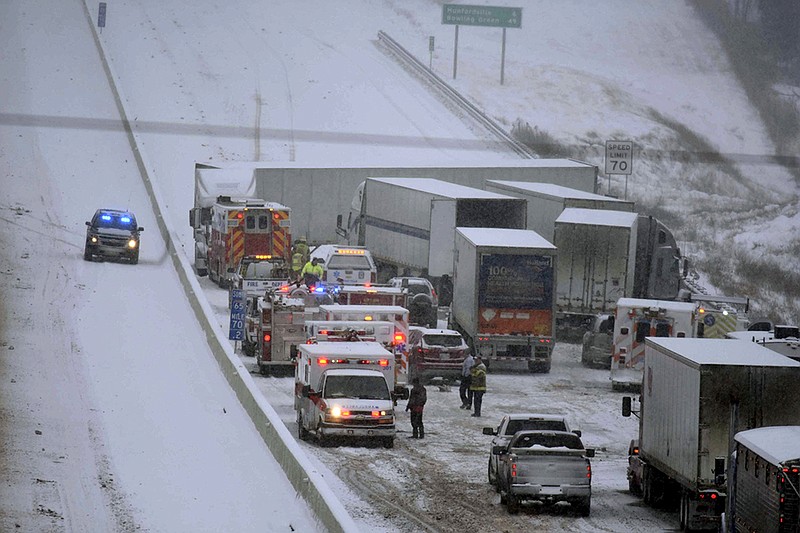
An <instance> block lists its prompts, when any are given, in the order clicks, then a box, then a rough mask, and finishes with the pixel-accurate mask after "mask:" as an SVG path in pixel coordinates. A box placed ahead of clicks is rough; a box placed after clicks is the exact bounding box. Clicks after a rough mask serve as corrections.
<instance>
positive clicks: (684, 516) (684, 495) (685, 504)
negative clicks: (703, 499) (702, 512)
mask: <svg viewBox="0 0 800 533" xmlns="http://www.w3.org/2000/svg"><path fill="white" fill-rule="evenodd" d="M679 515H680V529H681V531H691V529H690V528H689V493H688V492H686V491H681V505H680V512H679Z"/></svg>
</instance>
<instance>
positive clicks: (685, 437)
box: [622, 337, 800, 531]
mask: <svg viewBox="0 0 800 533" xmlns="http://www.w3.org/2000/svg"><path fill="white" fill-rule="evenodd" d="M799 381H800V363H798V362H797V361H793V360H791V359H789V358H788V357H784V356H782V355H779V354H777V353H775V352H773V351H772V350H769V349H767V348H764V347H762V346H759V345H758V344H756V343H754V342H749V341H742V340H729V339H690V338H662V337H648V338H647V339H645V368H644V379H643V383H642V392H641V396H640V409H639V411H638V416H639V436H638V439H637V441H638V442H635V443H634V444H633V445H632V446H631V447H630V449H631V456H630V457H629V468H628V477H629V481H630V488H631V491H632V492H634V493H641V494H643V496H644V501H645V503H647V504H650V505H655V506H663V507H673V506H675V505H676V504H677V506H678V507H679V509H680V525H681V529H685V530H687V531H688V530H696V529H713V530H715V531H716V530H717V529H718V528H719V525H720V515H721V514H722V512H723V510H724V508H725V499H726V495H727V491H726V475H727V474H728V466H729V465H728V458H729V457H730V453H731V451H732V449H733V437H734V435H735V434H736V433H738V432H740V431H743V430H747V429H752V428H758V427H765V426H776V425H798V424H800V396H798V395H797V394H794V391H795V390H796V387H797V383H798V382H799ZM631 404H632V402H631V398H630V397H627V398H625V399H624V400H623V413H622V414H623V415H624V416H629V415H630V414H631V411H632V410H631Z"/></svg>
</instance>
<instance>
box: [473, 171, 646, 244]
mask: <svg viewBox="0 0 800 533" xmlns="http://www.w3.org/2000/svg"><path fill="white" fill-rule="evenodd" d="M485 187H486V190H487V191H490V192H496V193H498V194H505V195H507V196H513V197H515V198H522V199H523V200H525V201H526V202H527V206H528V215H527V221H528V226H527V229H529V230H533V231H535V232H536V233H538V234H539V235H541V236H542V237H544V238H545V239H547V240H548V241H550V242H553V238H554V236H555V235H554V233H555V223H556V219H558V217H559V215H561V213H562V212H563V211H564V209H566V208H568V207H576V208H581V209H603V210H608V211H627V212H629V213H633V212H634V205H635V204H634V202H632V201H628V200H619V199H617V198H612V197H610V196H601V195H599V194H594V193H592V192H587V191H582V190H580V189H573V188H571V187H565V186H563V185H558V184H555V183H538V182H526V181H508V180H493V179H492V180H486V186H485Z"/></svg>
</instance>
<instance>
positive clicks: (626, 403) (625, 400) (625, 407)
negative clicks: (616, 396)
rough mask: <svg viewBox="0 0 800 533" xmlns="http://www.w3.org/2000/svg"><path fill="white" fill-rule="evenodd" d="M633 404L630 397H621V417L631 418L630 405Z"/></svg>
mask: <svg viewBox="0 0 800 533" xmlns="http://www.w3.org/2000/svg"><path fill="white" fill-rule="evenodd" d="M632 402H633V398H631V397H630V396H623V397H622V416H626V417H627V416H631V405H632Z"/></svg>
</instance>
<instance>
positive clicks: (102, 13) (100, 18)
mask: <svg viewBox="0 0 800 533" xmlns="http://www.w3.org/2000/svg"><path fill="white" fill-rule="evenodd" d="M97 27H98V28H100V33H103V28H105V27H106V3H105V2H100V10H99V11H98V12H97Z"/></svg>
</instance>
